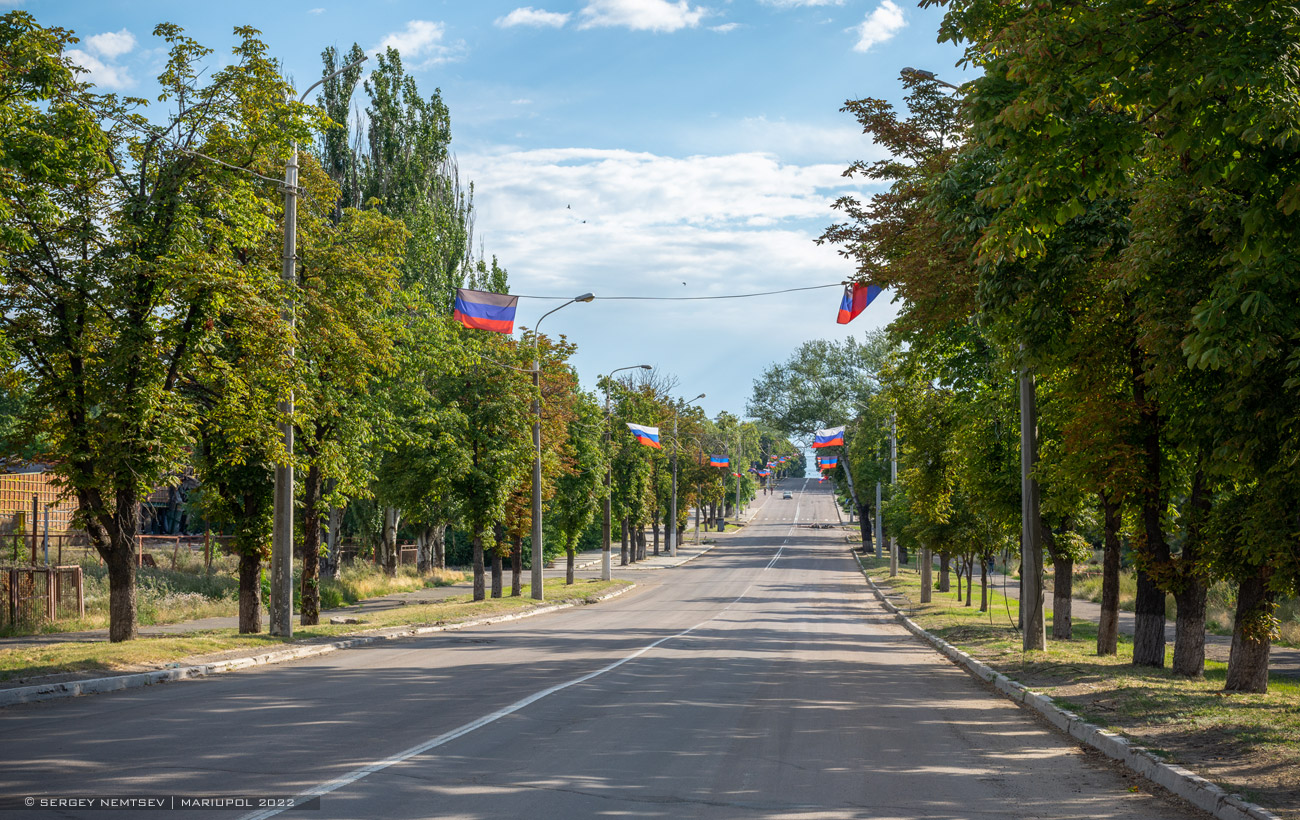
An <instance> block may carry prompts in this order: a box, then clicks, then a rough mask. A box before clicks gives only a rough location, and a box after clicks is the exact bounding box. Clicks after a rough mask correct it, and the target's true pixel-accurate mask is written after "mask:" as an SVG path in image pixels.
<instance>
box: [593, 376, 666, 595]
mask: <svg viewBox="0 0 1300 820" xmlns="http://www.w3.org/2000/svg"><path fill="white" fill-rule="evenodd" d="M638 368H640V369H641V370H653V369H654V368H652V367H651V366H650V365H648V364H632V365H628V366H627V367H616V368H614V369H613V370H611V371H609V375H607V376H606V377H605V504H604V507H605V516H604V520H603V521H602V522H601V525H600V580H602V581H609V580H612V579H613V577H614V575H613V572H614V570H613V567H612V566H611V561H610V545H611V538H612V532H611V528H612V526H611V525H612V518H613V510H612V499H611V495H612V493H613V491H614V461H613V457H612V456H611V455H610V452H609V450H610V429H609V428H610V424H611V421H610V415H611V413H610V408H609V383H610V380H611V379H613V378H614V374H615V373H621V372H622V371H624V370H636V369H638Z"/></svg>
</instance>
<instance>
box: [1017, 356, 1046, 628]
mask: <svg viewBox="0 0 1300 820" xmlns="http://www.w3.org/2000/svg"><path fill="white" fill-rule="evenodd" d="M1035 398H1036V397H1035V395H1034V377H1033V376H1032V375H1031V374H1030V372H1029V369H1028V368H1025V369H1024V370H1022V371H1021V373H1020V543H1021V547H1020V566H1021V570H1020V579H1021V583H1022V584H1023V594H1022V595H1021V598H1020V607H1021V622H1022V628H1023V630H1024V631H1023V632H1022V633H1021V635H1022V648H1023V649H1025V650H1029V649H1045V648H1046V647H1047V625H1046V621H1045V619H1044V617H1043V603H1044V601H1043V540H1042V532H1041V530H1040V527H1039V521H1040V520H1041V519H1040V517H1039V503H1038V481H1037V480H1036V479H1035V478H1034V475H1033V474H1034V464H1035V462H1036V461H1037V460H1038V407H1037V402H1036V400H1035Z"/></svg>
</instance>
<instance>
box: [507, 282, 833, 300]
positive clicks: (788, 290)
mask: <svg viewBox="0 0 1300 820" xmlns="http://www.w3.org/2000/svg"><path fill="white" fill-rule="evenodd" d="M842 287H844V283H843V282H832V283H831V284H829V285H809V286H808V287H803V288H786V289H784V290H765V291H761V292H759V293H730V294H726V295H724V296H597V297H596V299H597V300H604V301H615V300H618V301H625V302H626V301H638V302H697V301H703V300H708V299H749V298H751V297H754V296H775V295H777V294H781V293H794V292H795V291H800V290H822V289H824V288H842ZM510 295H511V296H517V297H518V298H520V299H559V300H568V299H572V298H573V297H572V296H531V295H528V294H523V293H512V294H510Z"/></svg>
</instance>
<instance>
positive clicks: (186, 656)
mask: <svg viewBox="0 0 1300 820" xmlns="http://www.w3.org/2000/svg"><path fill="white" fill-rule="evenodd" d="M628 585H629V584H628V583H627V582H626V581H597V580H582V581H578V582H576V583H574V584H573V585H572V586H566V585H565V583H564V580H563V579H555V580H551V581H547V582H546V586H545V594H546V598H547V600H546V601H544V602H542V603H540V604H539V603H538V602H536V601H533V600H532V598H530V597H528V587H527V586H525V587H524V595H523V596H522V597H519V598H495V599H493V598H489V599H487V600H485V601H472V600H470V596H469V595H461V596H456V597H454V598H448V599H446V600H443V601H438V602H436V603H429V604H418V605H413V606H404V607H398V608H394V609H390V610H383V611H378V612H370V613H366V614H365V615H363V616H361V617H362V619H363V621H364V622H363V623H360V624H321V625H319V626H307V627H302V626H299V627H295V629H294V635H293V637H292V638H288V639H286V638H280V637H276V636H272V635H267V634H265V633H260V634H256V635H240V634H239V633H238V632H237V631H235V630H234V629H215V630H208V631H205V632H197V633H192V634H188V635H178V636H168V637H159V638H139V639H137V640H134V641H127V642H125V643H116V644H114V643H108V642H107V641H95V642H82V643H76V642H67V643H53V644H47V645H44V646H40V647H34V648H33V647H27V648H22V649H0V681H9V682H17V681H25V682H30V681H33V680H35V679H37V678H44V677H48V676H81V677H84V676H86V675H88V674H91V673H107V672H138V671H143V670H148V669H157V668H160V667H163V666H165V665H167V664H170V663H178V664H180V665H182V666H185V665H189V664H191V663H201V662H205V661H209V660H213V659H214V658H216V657H230V656H232V655H252V654H257V653H258V652H262V651H266V650H268V649H274V648H277V647H279V646H282V645H284V644H300V643H312V642H320V641H324V640H328V639H331V638H337V637H340V636H345V635H360V634H366V633H367V632H374V631H377V630H383V629H390V628H394V627H415V626H435V625H442V624H452V623H457V622H460V621H468V620H473V619H477V618H485V617H492V616H494V615H504V614H508V613H511V612H523V611H525V610H528V609H535V608H538V607H539V606H549V605H553V604H557V603H563V602H568V601H579V602H589V601H592V600H593V599H594V598H595V597H596V596H599V595H601V594H603V593H605V592H608V591H611V590H613V589H616V588H618V587H623V586H628Z"/></svg>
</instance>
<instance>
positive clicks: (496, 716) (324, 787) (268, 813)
mask: <svg viewBox="0 0 1300 820" xmlns="http://www.w3.org/2000/svg"><path fill="white" fill-rule="evenodd" d="M798 516H799V512H798V509H797V508H796V510H795V518H796V519H797V518H798ZM793 531H794V527H793V526H792V527H791V532H793ZM787 537H788V536H787ZM782 549H784V546H782ZM780 557H781V550H777V553H776V555H775V556H773V558H772V560H771V561H770V562H769V563H768V565H767V566H766V567H764V568H763V569H764V570H766V569H768V568H770V567H771V566H772V564H775V563H776V559H777V558H780ZM753 588H754V585H753V584H750V585H749V586H747V587H745V589H744V591H743V592H741V593H740V594H739V595H737V596H736V598H735V600H733V601H732V602H731V603H729V604H727V605H726V606H725V607H723V608H722V609H720V610H718V611H717V613H715V614H713V615H710V616H709V617H708V618H705V619H704V620H702V621H700V622H699V623H697V624H695V625H694V626H692V627H689V628H687V629H683V630H682V631H681V632H678V633H676V634H673V635H668V636H666V637H663V638H660V639H659V640H657V641H655V642H654V643H652V644H648V645H646V646H643V647H641V648H640V649H638V650H637V651H635V652H633V653H632V654H630V655H627V656H624V657H622V658H620V659H618V660H616V661H614V662H613V663H611V664H609V665H607V666H603V667H601V668H600V669H597V670H596V671H594V672H588V673H587V674H585V675H582V676H580V677H577V678H574V679H573V680H570V681H565V682H564V683H557V684H556V685H555V686H552V687H549V688H547V689H543V690H541V691H540V692H534V693H533V694H531V695H529V696H528V697H526V698H522V699H520V700H517V701H515V702H514V703H512V704H510V705H509V706H503V707H502V708H500V709H498V710H496V711H495V712H492V713H491V714H487V715H484V716H483V717H481V718H478V719H477V720H473V721H470V722H469V723H466V724H465V725H464V726H460V727H458V728H456V729H452V730H451V731H450V732H444V733H443V734H440V735H438V736H437V737H434V738H430V739H429V740H426V741H424V742H423V743H420V744H418V745H416V746H412V747H411V748H409V749H407V750H406V751H403V752H398V753H397V754H395V755H392V756H390V757H386V758H384V759H383V760H380V761H376V762H374V763H370V764H368V765H365V766H362V767H361V768H359V769H355V770H353V771H351V772H348V773H347V774H345V775H343V776H342V777H338V778H335V779H334V780H330V781H328V782H325V783H322V784H321V785H319V786H315V787H313V788H311V789H308V790H307V791H305V792H300V793H299V794H297V795H295V796H294V798H293V805H294V806H298V805H301V804H302V803H305V802H307V801H308V800H311V799H312V798H315V797H321V796H323V795H326V794H329V793H330V792H334V791H338V790H339V789H341V788H343V787H344V786H347V785H350V784H352V783H355V782H357V781H358V780H361V779H362V778H365V777H368V776H370V775H372V774H375V773H376V772H381V771H383V770H384V769H387V768H388V767H390V766H394V765H396V764H398V763H402V762H404V761H406V760H410V759H411V758H413V757H416V756H417V755H421V754H424V753H425V752H427V751H430V750H432V749H436V748H438V747H439V746H442V745H445V744H447V743H450V742H451V741H453V740H455V739H457V738H459V737H464V736H465V735H467V734H469V733H470V732H473V731H474V730H476V729H481V728H483V727H484V726H487V725H488V724H491V723H495V722H497V721H498V720H500V719H501V718H503V717H506V716H507V715H512V714H514V713H515V712H518V711H519V710H520V709H523V708H524V707H525V706H529V705H531V704H534V703H536V702H537V701H539V700H541V699H542V698H544V697H546V696H547V695H553V694H555V693H556V692H559V691H561V690H563V689H568V688H569V687H570V686H576V685H577V684H579V683H586V682H587V681H589V680H591V679H592V678H598V677H600V676H601V675H603V674H605V673H606V672H612V671H614V670H615V669H617V668H619V667H620V666H622V665H623V664H625V663H627V662H628V661H631V660H635V659H637V658H639V657H641V656H642V655H644V654H645V653H647V652H649V651H650V650H651V649H654V648H655V647H657V646H659V645H661V644H664V643H667V642H668V641H671V640H673V639H674V638H680V637H682V636H684V635H689V634H690V633H692V632H694V631H695V630H697V629H699V628H700V627H702V626H704V625H705V624H707V623H709V622H710V621H712V620H714V619H716V618H717V617H718V616H720V615H722V614H723V613H724V612H726V611H727V610H729V609H731V608H732V607H733V606H735V605H736V604H738V603H739V602H740V601H741V600H742V599H743V598H744V597H745V596H746V595H748V594H749V591H750V590H751V589H753ZM292 808H293V807H292V806H285V807H282V808H274V809H266V810H265V811H258V812H253V813H251V814H246V815H244V816H243V817H241V818H240V820H267V818H270V817H275V816H276V815H278V814H280V813H281V812H285V811H290V810H292Z"/></svg>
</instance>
